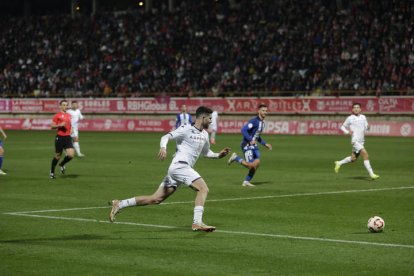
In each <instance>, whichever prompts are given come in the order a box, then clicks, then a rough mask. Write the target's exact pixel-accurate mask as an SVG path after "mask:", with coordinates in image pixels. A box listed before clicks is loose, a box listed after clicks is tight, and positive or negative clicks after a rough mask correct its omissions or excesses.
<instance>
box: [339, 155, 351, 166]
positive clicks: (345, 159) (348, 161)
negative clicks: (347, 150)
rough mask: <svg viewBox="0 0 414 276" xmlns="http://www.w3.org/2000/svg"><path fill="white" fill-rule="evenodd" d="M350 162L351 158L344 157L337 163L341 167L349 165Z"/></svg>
mask: <svg viewBox="0 0 414 276" xmlns="http://www.w3.org/2000/svg"><path fill="white" fill-rule="evenodd" d="M351 162H352V159H351V156H348V157H345V158H344V159H342V160H341V161H339V165H341V166H342V165H343V164H346V163H351Z"/></svg>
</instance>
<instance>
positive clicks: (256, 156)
mask: <svg viewBox="0 0 414 276" xmlns="http://www.w3.org/2000/svg"><path fill="white" fill-rule="evenodd" d="M266 114H267V106H266V104H264V103H261V104H260V105H259V107H258V112H257V116H256V117H254V118H253V119H251V120H250V121H249V122H247V124H245V125H244V126H243V127H242V129H241V132H242V134H243V141H242V142H241V149H242V151H243V155H244V158H245V160H243V158H241V157H239V156H238V155H237V154H236V153H233V154H232V155H231V156H230V158H229V160H228V161H227V164H229V165H230V164H231V163H233V162H234V161H237V162H238V163H240V165H242V166H244V167H246V168H247V169H248V170H249V173H248V174H247V176H246V178H245V179H244V181H243V183H242V185H243V186H244V187H254V185H253V184H252V183H250V181H251V180H252V178H253V176H254V174H255V173H256V171H257V169H258V168H259V165H260V151H259V146H258V145H257V143H260V144H261V145H263V146H265V147H266V148H268V149H269V150H272V145H271V144H268V143H266V142H265V141H264V140H263V139H262V138H261V137H260V134H261V133H262V132H263V130H264V128H265V122H264V119H265V118H266Z"/></svg>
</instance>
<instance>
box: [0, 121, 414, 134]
mask: <svg viewBox="0 0 414 276" xmlns="http://www.w3.org/2000/svg"><path fill="white" fill-rule="evenodd" d="M245 123H246V121H245V120H240V119H235V120H231V119H221V120H220V121H219V129H218V132H219V133H240V129H241V127H242V126H243V125H244V124H245ZM342 123H343V121H336V120H335V121H334V120H314V121H287V120H284V121H278V120H266V128H265V131H264V133H266V134H287V135H342V132H341V130H340V129H339V128H340V126H341V124H342ZM50 124H51V119H22V118H8V119H1V118H0V125H1V126H2V127H3V128H4V129H15V130H50ZM174 126H175V121H174V120H173V119H172V120H170V119H85V120H83V121H81V122H80V124H79V129H80V131H82V130H84V131H129V132H133V131H135V132H168V131H170V130H172V129H174ZM51 131H52V130H51ZM367 135H371V136H399V137H414V122H388V121H374V122H370V130H369V131H368V132H367Z"/></svg>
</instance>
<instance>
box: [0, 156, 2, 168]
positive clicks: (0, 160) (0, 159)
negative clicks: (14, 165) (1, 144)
mask: <svg viewBox="0 0 414 276" xmlns="http://www.w3.org/2000/svg"><path fill="white" fill-rule="evenodd" d="M2 165H3V156H0V170H1V166H2Z"/></svg>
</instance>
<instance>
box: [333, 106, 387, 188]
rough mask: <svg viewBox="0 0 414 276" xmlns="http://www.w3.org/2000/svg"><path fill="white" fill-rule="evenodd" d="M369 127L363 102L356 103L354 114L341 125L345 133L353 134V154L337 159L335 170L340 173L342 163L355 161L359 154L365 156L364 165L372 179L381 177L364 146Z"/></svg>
mask: <svg viewBox="0 0 414 276" xmlns="http://www.w3.org/2000/svg"><path fill="white" fill-rule="evenodd" d="M368 129H369V125H368V121H367V118H366V117H365V115H363V114H361V104H359V103H354V104H353V105H352V114H351V115H350V116H348V117H347V118H346V120H345V122H344V123H343V124H342V126H341V130H342V131H343V132H344V133H345V134H350V135H351V136H352V140H351V143H352V154H351V156H348V157H345V158H344V159H342V160H341V161H335V172H336V173H338V172H339V169H340V168H341V166H342V165H344V164H347V163H350V162H355V161H356V160H357V159H358V157H359V155H360V154H361V155H362V158H364V166H365V168H366V169H367V171H368V173H369V176H370V177H371V179H373V180H375V179H378V178H379V175H376V174H375V173H374V171H373V169H372V167H371V164H370V162H369V156H368V152H367V150H366V149H365V148H364V142H365V131H366V130H368Z"/></svg>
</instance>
